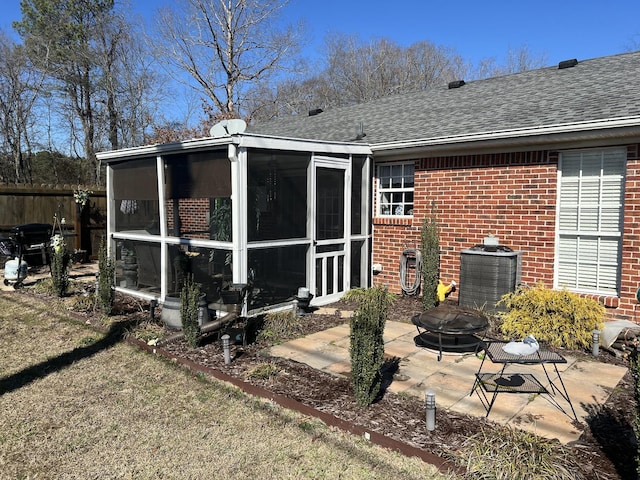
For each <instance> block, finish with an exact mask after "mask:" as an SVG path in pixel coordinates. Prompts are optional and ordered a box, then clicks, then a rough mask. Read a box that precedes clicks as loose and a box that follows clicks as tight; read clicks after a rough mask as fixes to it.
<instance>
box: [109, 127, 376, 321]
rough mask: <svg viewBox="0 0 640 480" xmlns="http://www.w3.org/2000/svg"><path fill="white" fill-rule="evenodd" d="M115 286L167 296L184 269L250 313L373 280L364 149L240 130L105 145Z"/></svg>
mask: <svg viewBox="0 0 640 480" xmlns="http://www.w3.org/2000/svg"><path fill="white" fill-rule="evenodd" d="M100 159H101V160H102V161H103V162H105V163H106V164H107V181H108V190H107V192H108V237H109V240H110V249H111V253H112V254H113V255H114V257H115V259H116V265H117V268H116V287H117V289H118V290H120V291H122V292H126V293H129V294H131V295H137V296H140V297H143V298H149V299H157V300H159V301H160V302H163V301H164V299H165V298H166V297H167V296H176V295H179V291H180V288H181V286H182V284H183V282H184V280H185V278H187V276H189V275H191V276H193V278H194V280H195V281H196V282H197V283H199V284H200V285H201V288H202V290H203V291H204V292H205V293H206V300H207V303H208V304H209V305H210V308H214V309H220V310H224V306H223V302H222V301H221V296H222V295H224V292H227V291H229V290H232V289H235V288H237V287H241V288H245V289H246V291H247V296H246V302H245V305H244V306H243V311H244V314H252V313H256V312H259V311H262V310H265V309H270V308H273V307H280V306H283V305H287V304H290V303H291V302H292V301H293V300H294V299H295V296H296V295H297V293H298V291H299V289H300V288H306V289H308V290H309V292H310V293H311V295H312V300H311V305H321V304H324V303H329V302H332V301H335V300H337V299H339V298H340V297H341V296H342V294H343V293H344V292H345V291H347V290H349V289H350V288H354V287H363V286H368V285H369V284H370V281H371V278H370V272H371V269H370V251H371V231H370V228H371V227H370V225H371V222H370V212H371V178H372V160H371V158H370V152H369V151H368V147H366V146H363V145H358V144H321V143H314V142H304V141H296V140H290V139H276V138H270V137H263V136H257V135H247V134H243V135H234V136H232V137H227V138H222V139H221V138H207V139H198V140H192V141H188V142H182V143H175V144H166V145H155V146H149V147H140V148H134V149H127V150H120V151H113V152H106V153H102V154H100Z"/></svg>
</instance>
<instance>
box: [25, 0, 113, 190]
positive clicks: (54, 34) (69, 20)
mask: <svg viewBox="0 0 640 480" xmlns="http://www.w3.org/2000/svg"><path fill="white" fill-rule="evenodd" d="M113 7H114V2H113V0H83V1H78V0H64V1H58V0H22V1H21V3H20V8H21V10H22V20H21V21H19V22H14V28H16V30H17V31H18V33H19V34H20V35H21V37H22V38H23V40H24V42H25V45H26V47H27V50H28V52H29V56H30V58H31V60H32V62H33V63H34V64H35V65H36V66H37V67H38V68H40V69H41V70H42V71H43V72H45V73H46V74H47V75H49V76H51V77H52V78H54V79H55V80H56V81H57V82H58V83H59V85H60V88H61V89H62V92H63V95H64V98H65V99H66V101H67V103H68V105H69V106H70V107H71V109H72V111H73V113H74V115H75V119H77V121H78V122H79V123H80V128H81V132H82V146H83V150H84V151H83V152H79V153H81V154H84V156H85V157H86V159H87V161H88V162H89V164H90V165H91V167H92V169H93V172H94V180H95V182H96V183H100V180H101V175H100V165H99V162H98V160H97V158H96V155H95V152H96V144H95V140H96V139H95V132H96V116H95V112H94V109H95V101H96V98H95V94H96V83H97V82H96V80H97V77H98V76H99V75H100V72H99V68H100V67H99V65H98V63H97V61H96V57H97V53H96V48H97V47H96V31H97V26H98V24H99V23H100V22H101V20H102V18H104V17H105V16H108V15H110V14H111V11H112V9H113Z"/></svg>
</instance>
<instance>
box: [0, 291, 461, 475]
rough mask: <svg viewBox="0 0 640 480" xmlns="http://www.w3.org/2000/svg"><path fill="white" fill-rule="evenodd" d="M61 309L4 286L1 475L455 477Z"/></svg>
mask: <svg viewBox="0 0 640 480" xmlns="http://www.w3.org/2000/svg"><path fill="white" fill-rule="evenodd" d="M54 305H55V302H54ZM57 310H58V309H57V308H53V307H52V304H50V303H47V302H46V301H44V300H39V299H37V298H36V297H34V296H30V295H22V294H13V293H0V359H1V361H0V478H3V479H4V478H7V479H9V478H11V479H14V478H100V479H103V478H136V479H144V478H153V479H157V478H164V479H170V478H180V479H199V478H238V479H240V478H241V479H246V478H256V479H258V478H259V479H286V478H322V479H324V478H348V479H377V478H380V479H388V478H403V479H413V478H415V479H418V478H420V479H424V478H433V479H440V478H453V477H444V476H442V475H440V474H439V473H438V472H437V470H436V469H435V467H433V466H431V465H429V464H426V463H424V462H422V461H421V460H418V459H416V458H407V457H404V456H402V455H400V454H396V453H394V452H390V451H388V450H385V449H382V448H380V447H377V446H375V445H373V444H371V443H370V442H367V441H366V440H364V439H362V438H360V437H356V436H353V435H349V434H345V433H342V432H340V431H337V430H334V429H331V428H328V427H327V426H326V425H324V424H322V423H320V422H319V421H317V420H315V419H313V418H305V417H302V416H301V415H300V414H297V413H295V412H291V411H288V410H285V409H282V408H280V407H278V406H275V405H274V404H272V403H270V402H269V401H268V400H264V399H260V398H253V397H249V396H247V395H245V394H243V393H241V392H240V391H239V390H237V389H235V388H233V387H230V386H228V385H226V384H223V383H221V382H218V381H216V380H212V379H209V378H205V377H203V376H200V375H194V374H192V373H189V372H187V371H185V370H183V369H182V368H180V367H179V366H177V365H175V364H172V363H170V362H167V361H163V360H161V359H160V358H158V357H155V356H152V355H149V354H146V353H144V352H142V351H140V350H138V349H137V348H136V347H134V346H132V345H130V344H128V343H126V342H122V341H121V335H119V334H112V335H108V334H104V333H99V332H96V331H95V330H93V329H91V328H89V327H88V326H85V325H83V324H82V323H81V322H79V321H78V320H77V319H74V318H73V317H72V316H70V315H67V314H65V313H62V314H60V313H56V311H57Z"/></svg>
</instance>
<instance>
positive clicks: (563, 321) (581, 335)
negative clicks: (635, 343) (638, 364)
mask: <svg viewBox="0 0 640 480" xmlns="http://www.w3.org/2000/svg"><path fill="white" fill-rule="evenodd" d="M498 304H499V305H504V306H505V307H506V308H507V310H508V311H507V313H505V314H504V315H503V317H502V326H501V329H502V333H504V334H505V335H507V336H512V337H518V338H523V337H525V336H527V335H534V336H535V337H536V339H537V340H539V341H543V342H547V343H549V344H550V345H553V346H555V347H565V348H573V349H575V348H584V347H588V346H589V345H591V341H592V332H593V330H596V329H601V328H602V326H603V322H604V318H605V309H604V306H603V305H602V304H601V303H599V302H597V301H596V300H594V299H592V298H586V297H581V296H580V295H578V294H576V293H572V292H569V291H567V290H552V289H549V288H545V287H544V286H543V285H537V286H535V287H531V288H523V287H520V288H518V289H516V291H515V292H511V293H507V294H506V295H504V296H503V297H502V298H501V299H500V302H499V303H498Z"/></svg>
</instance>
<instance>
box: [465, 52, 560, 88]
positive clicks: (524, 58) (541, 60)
mask: <svg viewBox="0 0 640 480" xmlns="http://www.w3.org/2000/svg"><path fill="white" fill-rule="evenodd" d="M546 63H547V55H546V54H544V53H542V54H540V53H534V52H532V51H531V48H529V46H528V45H526V44H525V45H522V46H520V47H517V48H509V50H507V53H506V55H505V58H504V61H503V62H502V63H499V62H498V60H497V59H496V58H495V57H489V58H484V59H482V60H480V62H478V65H477V66H476V67H475V68H473V69H472V70H471V71H470V79H472V80H473V79H481V78H490V77H497V76H500V75H509V74H511V73H519V72H524V71H527V70H533V69H536V68H542V67H544V66H545V65H546Z"/></svg>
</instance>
